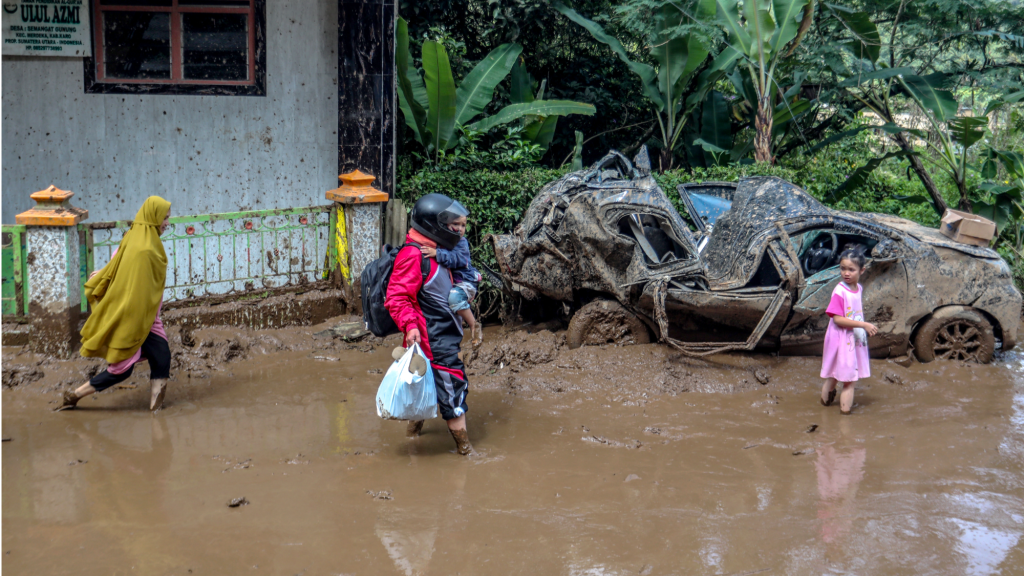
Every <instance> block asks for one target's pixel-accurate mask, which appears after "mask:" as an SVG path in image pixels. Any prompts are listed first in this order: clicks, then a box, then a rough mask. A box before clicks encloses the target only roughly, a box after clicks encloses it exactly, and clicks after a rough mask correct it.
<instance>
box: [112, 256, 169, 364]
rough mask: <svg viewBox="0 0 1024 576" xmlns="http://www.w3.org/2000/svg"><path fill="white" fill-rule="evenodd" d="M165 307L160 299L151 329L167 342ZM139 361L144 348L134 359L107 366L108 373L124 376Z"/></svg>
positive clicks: (134, 355) (136, 352) (140, 349)
mask: <svg viewBox="0 0 1024 576" xmlns="http://www.w3.org/2000/svg"><path fill="white" fill-rule="evenodd" d="M114 254H117V250H114V251H113V252H112V253H111V254H110V257H111V258H113V257H114ZM163 307H164V299H163V297H161V298H160V303H159V304H157V305H156V319H154V320H153V327H152V328H150V329H149V332H150V333H151V334H156V335H157V336H159V337H161V338H163V339H164V340H167V332H164V323H163V321H161V320H160V309H161V308H163ZM139 360H142V348H141V347H140V348H139V349H138V350H136V351H135V354H132V357H131V358H129V359H127V360H121V361H120V362H118V363H117V364H111V365H109V366H107V372H109V373H111V374H124V373H125V372H126V371H127V370H128V369H129V368H131V367H132V366H134V365H135V364H136V363H137V362H138V361H139Z"/></svg>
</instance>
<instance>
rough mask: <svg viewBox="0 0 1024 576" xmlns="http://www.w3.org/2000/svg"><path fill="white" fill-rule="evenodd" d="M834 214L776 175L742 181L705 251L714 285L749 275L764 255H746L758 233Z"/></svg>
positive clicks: (716, 223) (719, 219)
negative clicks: (790, 221)
mask: <svg viewBox="0 0 1024 576" xmlns="http://www.w3.org/2000/svg"><path fill="white" fill-rule="evenodd" d="M830 215H832V211H831V210H829V209H828V208H827V207H826V206H825V205H824V204H822V203H821V202H818V201H817V200H815V199H814V198H813V197H812V196H811V195H810V194H808V193H807V192H804V191H803V190H802V189H800V188H799V187H798V186H796V185H794V184H792V183H790V182H787V181H785V180H783V179H782V178H777V177H775V176H756V177H750V178H742V179H741V180H740V181H739V183H738V184H737V186H736V193H735V196H734V197H733V202H732V207H731V208H730V209H729V210H728V211H727V212H725V213H724V214H722V215H721V216H719V217H718V219H717V220H716V221H715V225H714V229H713V230H712V232H711V237H710V238H709V239H708V245H707V247H706V248H705V249H704V251H703V252H702V254H701V256H702V257H703V259H704V261H705V263H706V264H707V269H708V280H709V281H711V282H712V283H715V284H719V283H727V282H730V281H733V280H739V279H741V277H742V278H745V277H746V276H748V275H749V273H750V272H751V270H752V268H753V267H756V266H757V264H758V262H760V257H761V254H754V255H751V254H747V248H748V246H749V245H750V243H751V241H752V239H753V238H754V237H755V236H757V235H758V234H760V233H762V232H764V231H765V230H768V229H770V228H773V227H774V226H775V222H777V221H779V220H788V219H792V218H797V217H810V216H830Z"/></svg>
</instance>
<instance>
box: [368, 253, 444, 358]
mask: <svg viewBox="0 0 1024 576" xmlns="http://www.w3.org/2000/svg"><path fill="white" fill-rule="evenodd" d="M406 246H415V247H417V248H419V244H416V243H413V242H409V243H408V244H403V245H401V246H398V247H396V248H392V247H391V245H390V244H385V245H384V248H382V249H381V252H383V254H382V255H381V257H380V258H377V259H376V260H374V261H373V262H370V263H369V264H367V265H366V268H363V273H362V274H360V275H359V281H360V283H361V284H362V286H361V288H360V292H361V294H360V295H361V297H362V300H363V324H365V325H366V329H367V330H369V331H370V332H372V333H373V335H374V336H377V337H378V338H383V337H385V336H390V335H391V334H398V332H399V329H398V326H397V325H395V320H394V319H393V318H392V317H391V313H390V312H388V309H387V308H385V307H384V300H385V299H386V298H387V296H388V283H389V282H391V272H392V271H393V270H394V267H395V258H396V257H397V256H398V252H399V250H401V249H402V248H405V247H406ZM420 268H421V269H422V271H423V282H424V283H425V282H426V281H427V277H428V276H430V259H429V258H423V255H422V254H421V255H420Z"/></svg>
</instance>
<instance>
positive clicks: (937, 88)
mask: <svg viewBox="0 0 1024 576" xmlns="http://www.w3.org/2000/svg"><path fill="white" fill-rule="evenodd" d="M901 81H902V83H903V86H904V87H905V88H906V89H907V90H908V91H909V92H910V93H911V94H912V95H913V96H914V98H915V99H917V101H918V102H920V103H921V105H922V106H923V107H924V108H925V109H927V110H930V111H931V112H932V114H934V115H935V119H936V120H938V121H939V122H948V121H949V120H952V119H953V118H956V109H957V105H956V99H955V98H953V93H952V92H950V91H949V90H944V89H943V88H944V87H945V85H946V76H945V74H943V73H941V72H936V73H935V74H929V75H927V76H915V75H909V76H903V78H902V80H901Z"/></svg>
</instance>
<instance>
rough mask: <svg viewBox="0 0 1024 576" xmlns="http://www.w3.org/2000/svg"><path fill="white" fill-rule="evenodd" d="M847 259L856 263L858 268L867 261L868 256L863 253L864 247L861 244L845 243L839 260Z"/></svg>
mask: <svg viewBox="0 0 1024 576" xmlns="http://www.w3.org/2000/svg"><path fill="white" fill-rule="evenodd" d="M843 260H849V261H850V262H853V263H854V264H856V265H857V267H858V268H863V267H864V265H865V264H867V263H868V257H867V255H866V254H865V248H864V245H863V244H847V245H846V246H845V247H844V248H843V251H842V252H841V253H840V254H839V261H840V262H842V261H843Z"/></svg>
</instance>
